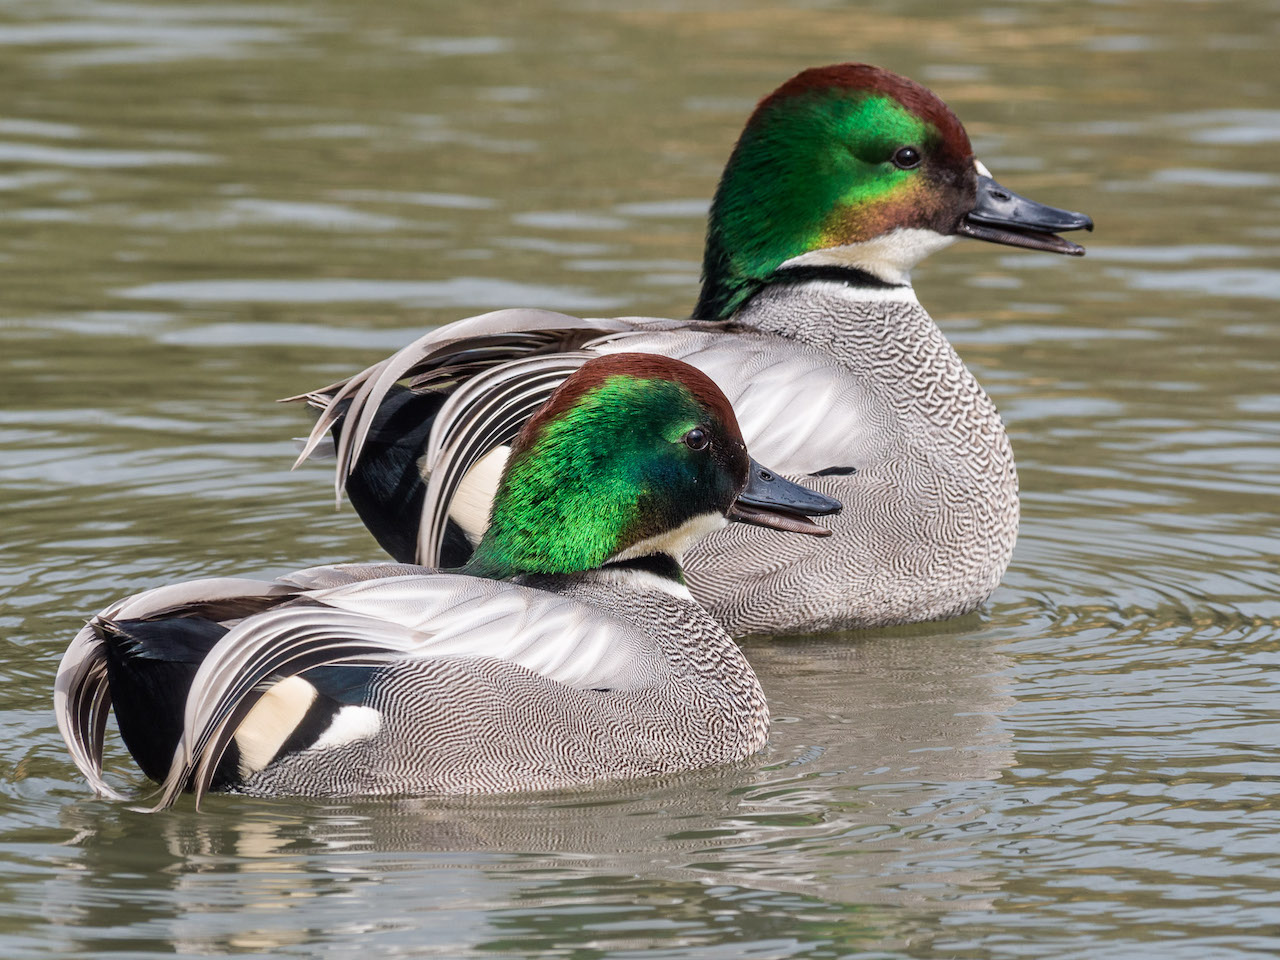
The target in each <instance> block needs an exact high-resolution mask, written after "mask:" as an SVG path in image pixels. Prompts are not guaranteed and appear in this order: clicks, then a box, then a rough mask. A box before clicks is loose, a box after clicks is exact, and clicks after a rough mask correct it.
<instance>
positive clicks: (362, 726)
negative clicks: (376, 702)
mask: <svg viewBox="0 0 1280 960" xmlns="http://www.w3.org/2000/svg"><path fill="white" fill-rule="evenodd" d="M381 729H382V714H380V713H379V712H378V711H377V710H375V709H373V707H351V706H348V707H343V708H342V709H341V710H339V711H338V712H337V714H335V715H334V718H333V723H331V724H329V728H328V729H327V730H325V732H324V733H322V734H320V736H319V737H318V738H316V742H315V743H313V744H312V745H311V746H309V747H308V748H307V749H308V750H330V749H332V748H334V747H340V746H342V745H343V744H346V743H354V742H355V741H357V740H371V739H373V738H374V737H376V736H377V735H378V731H380V730H381Z"/></svg>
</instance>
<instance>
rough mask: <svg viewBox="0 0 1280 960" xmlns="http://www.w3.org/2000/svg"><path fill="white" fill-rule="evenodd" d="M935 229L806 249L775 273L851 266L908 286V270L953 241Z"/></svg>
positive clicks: (901, 229)
mask: <svg viewBox="0 0 1280 960" xmlns="http://www.w3.org/2000/svg"><path fill="white" fill-rule="evenodd" d="M955 239H956V238H955V237H947V236H943V235H942V234H940V233H938V232H937V231H936V230H922V229H919V228H918V227H898V228H897V229H896V230H891V231H889V232H888V233H885V234H882V235H880V236H878V237H875V238H874V239H871V240H865V241H863V242H862V243H847V244H845V245H844V246H842V247H827V248H826V249H825V250H810V251H809V252H808V253H802V254H800V256H798V257H792V258H791V259H790V260H787V261H784V262H783V263H782V265H781V266H779V267H778V269H779V270H785V269H787V268H788V267H852V268H854V269H855V270H863V271H865V272H867V273H869V274H871V275H872V276H873V277H875V278H876V279H878V280H883V281H884V282H885V283H893V284H905V285H906V286H908V287H910V285H911V268H912V267H914V266H915V265H916V264H917V263H919V262H920V261H921V260H923V259H924V258H925V257H927V256H929V254H931V253H937V252H938V251H939V250H941V249H942V248H943V247H948V246H950V245H951V244H952V243H954V242H955Z"/></svg>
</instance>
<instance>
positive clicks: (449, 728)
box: [54, 353, 841, 811]
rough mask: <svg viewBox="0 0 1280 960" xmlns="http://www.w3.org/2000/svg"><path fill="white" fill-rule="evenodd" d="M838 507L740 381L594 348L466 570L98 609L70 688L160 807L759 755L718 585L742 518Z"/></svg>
mask: <svg viewBox="0 0 1280 960" xmlns="http://www.w3.org/2000/svg"><path fill="white" fill-rule="evenodd" d="M840 506H841V505H840V504H839V502H838V501H835V500H833V499H832V498H830V497H828V496H825V495H823V494H821V493H817V492H814V491H811V490H808V489H806V488H804V487H803V486H800V485H799V484H796V483H793V482H791V481H789V480H786V479H785V478H783V477H782V476H780V475H779V474H777V473H776V472H774V471H771V470H768V469H766V468H764V467H762V466H761V465H760V464H759V463H757V462H756V461H754V460H752V459H751V457H750V455H749V454H748V452H747V448H746V445H745V443H744V442H743V439H742V434H741V430H740V428H739V426H738V424H737V420H736V418H735V416H734V412H733V408H732V407H731V406H730V404H729V402H728V400H727V399H726V398H725V396H724V394H723V393H722V392H721V391H720V390H719V388H717V387H716V385H715V384H714V383H713V382H712V381H711V379H710V378H709V377H707V376H706V375H705V374H704V373H702V372H701V371H699V370H697V369H696V368H694V367H692V366H689V365H688V364H684V363H682V362H681V361H678V360H674V359H671V358H668V357H661V356H651V355H645V354H636V353H618V354H611V355H609V356H602V357H597V358H593V359H591V360H588V361H587V362H585V363H583V364H582V365H581V366H580V367H579V368H578V369H577V370H576V371H575V372H574V373H573V374H572V375H571V376H569V377H568V378H567V379H565V380H564V381H563V382H562V383H561V384H560V385H559V386H558V387H557V389H556V390H555V391H553V393H552V394H551V396H550V397H549V398H548V399H547V400H546V402H545V403H544V404H543V406H542V407H541V409H539V410H538V411H537V412H536V413H535V415H534V416H533V417H532V418H530V419H529V420H528V421H527V422H525V423H524V424H523V426H522V427H521V430H520V432H519V435H518V436H517V437H516V438H515V440H514V442H513V444H512V448H511V455H510V456H509V457H508V458H507V463H506V466H505V468H504V470H503V475H502V477H501V479H500V482H499V484H498V488H497V492H496V496H495V498H494V501H493V510H492V520H491V522H490V523H489V525H488V529H487V530H486V532H485V536H484V537H483V539H482V540H481V541H480V543H479V544H478V546H477V548H476V550H475V551H474V552H473V553H472V555H471V557H470V558H469V559H468V561H467V563H466V564H465V565H464V566H462V567H461V568H459V569H455V570H438V569H431V568H426V567H422V566H416V565H409V564H398V563H368V564H359V563H354V564H338V565H332V566H324V567H313V568H310V569H306V570H301V571H297V572H294V573H290V574H287V575H284V576H281V577H278V578H275V579H273V580H257V579H248V578H234V577H223V578H211V579H203V580H195V581H191V582H187V583H179V584H172V585H167V586H161V587H158V588H155V589H151V590H147V591H144V592H142V593H139V594H136V595H134V596H131V597H127V598H125V599H123V600H120V601H117V602H115V603H113V604H111V605H110V606H108V607H107V608H106V609H104V610H103V611H101V612H100V613H98V614H97V615H95V616H94V617H93V618H91V619H90V620H89V621H88V623H87V624H86V626H85V627H84V628H83V629H81V630H80V631H79V632H78V633H77V634H76V636H75V638H74V639H73V640H72V642H71V644H70V645H69V647H68V649H67V651H66V654H65V655H64V657H63V658H62V661H61V664H60V666H59V668H58V673H57V677H56V679H55V684H54V706H55V714H56V716H57V721H58V727H59V730H60V731H61V733H62V735H63V738H64V739H65V741H66V743H67V746H68V748H69V750H70V752H71V756H72V758H73V760H74V762H75V763H76V765H77V767H78V768H79V769H80V771H81V773H82V774H83V775H84V777H85V779H86V780H87V781H88V783H89V784H90V785H91V786H92V787H93V788H94V790H95V791H96V792H97V793H98V794H99V795H100V796H106V797H111V798H115V799H124V798H125V795H124V794H123V793H122V792H120V791H119V790H117V789H116V788H114V787H113V786H111V785H110V784H109V783H108V782H107V780H106V779H105V777H104V775H103V745H104V738H105V727H106V723H107V715H108V710H109V709H110V711H111V712H114V714H115V718H116V724H117V726H118V728H119V732H120V736H121V739H122V740H123V741H124V745H125V747H126V748H127V749H128V751H129V753H130V755H131V756H132V758H133V760H134V762H135V763H136V764H137V767H138V768H139V770H140V771H141V772H142V773H143V774H144V775H145V776H147V777H148V778H150V779H151V780H153V781H155V782H157V783H158V784H160V791H159V792H160V796H159V800H158V802H157V803H156V805H155V806H154V807H151V808H150V810H152V811H155V810H160V809H163V808H165V807H167V806H169V805H171V804H172V803H174V802H175V801H176V800H177V798H178V797H179V796H180V795H181V794H182V793H183V792H184V791H186V790H190V791H192V792H194V793H195V795H196V802H197V805H198V804H199V802H200V800H201V798H202V797H203V796H204V795H206V794H207V793H208V792H210V791H217V792H228V793H238V794H249V795H253V796H324V797H339V796H385V795H394V794H415V795H424V794H478V793H508V792H519V791H528V790H553V789H565V788H571V787H580V786H584V785H587V784H590V783H593V782H595V781H598V780H605V779H620V778H635V777H643V776H653V775H658V774H667V773H674V772H678V771H683V770H690V769H696V768H699V767H705V766H710V765H713V764H722V763H730V762H733V761H736V760H741V759H743V758H745V757H748V756H750V755H751V754H753V753H755V752H756V751H758V750H760V749H761V747H763V746H764V744H765V740H766V738H767V735H768V729H769V711H768V706H767V703H766V700H765V696H764V692H763V690H762V689H761V686H760V682H759V680H758V679H757V677H756V675H755V673H754V672H753V671H752V669H751V666H750V664H749V663H748V662H747V660H746V658H745V657H744V656H743V655H742V653H741V652H740V650H739V648H738V646H737V645H736V643H735V642H734V641H733V640H732V639H731V638H730V637H729V635H728V634H727V633H725V632H724V630H723V628H721V627H720V625H719V624H718V623H716V621H715V620H714V619H713V618H712V617H711V616H710V615H709V614H707V612H706V611H705V610H704V609H703V608H702V607H701V606H700V605H699V604H698V603H697V601H695V600H694V599H693V596H692V594H690V592H689V589H688V586H687V584H686V582H685V579H684V575H683V572H682V566H681V563H682V560H683V557H684V554H685V552H686V551H687V550H688V549H689V547H690V546H692V545H693V544H694V543H696V542H697V541H698V540H699V539H701V538H702V537H704V536H706V535H707V534H708V533H710V532H712V531H714V530H716V529H718V528H720V527H722V526H725V525H727V524H728V522H729V521H735V522H740V523H746V524H750V525H758V526H762V527H768V528H771V529H776V530H779V531H786V532H788V533H789V534H790V535H796V534H801V535H811V536H815V537H822V536H826V535H828V531H827V530H826V529H825V528H824V527H822V526H820V525H819V524H817V523H815V522H814V521H813V520H812V519H810V518H811V517H815V516H828V515H834V514H835V513H837V512H838V511H839V509H840Z"/></svg>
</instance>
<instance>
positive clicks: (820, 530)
mask: <svg viewBox="0 0 1280 960" xmlns="http://www.w3.org/2000/svg"><path fill="white" fill-rule="evenodd" d="M841 509H842V504H841V503H840V501H839V500H835V499H832V498H831V497H828V496H827V495H826V494H822V493H818V491H816V490H810V489H809V488H808V487H802V486H800V484H798V483H792V482H791V481H790V480H788V479H787V478H786V477H782V476H779V475H778V474H776V473H774V472H773V471H772V470H768V469H766V468H764V467H762V466H760V464H758V463H756V462H755V461H754V460H752V461H751V470H750V473H748V474H747V485H746V487H745V488H744V489H743V491H742V492H741V493H740V494H738V499H737V500H735V501H734V504H733V506H732V507H730V508H729V513H728V517H729V519H730V520H734V521H736V522H738V523H750V524H753V525H755V526H757V527H772V528H773V529H774V530H788V531H790V532H792V533H806V534H808V535H809V536H811V537H829V536H830V535H831V531H830V530H827V529H826V528H825V527H820V526H818V525H817V524H816V523H814V522H813V521H812V520H808V519H806V518H807V517H825V516H829V515H830V514H833V513H839V512H840V511H841Z"/></svg>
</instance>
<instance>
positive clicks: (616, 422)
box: [463, 353, 840, 578]
mask: <svg viewBox="0 0 1280 960" xmlns="http://www.w3.org/2000/svg"><path fill="white" fill-rule="evenodd" d="M839 510H840V503H839V502H838V501H836V500H832V499H831V498H830V497H826V496H823V495H822V494H820V493H816V492H814V491H812V490H808V489H806V488H805V487H802V486H800V485H798V484H795V483H792V482H791V481H789V480H785V479H783V478H782V477H779V476H777V475H776V474H774V473H772V472H771V471H769V470H766V469H764V468H763V467H761V466H760V465H759V464H757V463H755V461H753V460H752V459H751V458H750V456H749V455H748V454H747V448H746V444H745V443H744V442H743V439H742V433H741V431H740V430H739V429H738V420H737V418H736V417H735V416H734V413H733V408H732V407H731V406H730V405H729V401H728V400H727V399H725V396H724V394H723V393H721V392H720V388H719V387H717V386H716V385H715V383H713V382H712V381H711V379H710V378H709V377H707V376H706V374H704V373H702V372H701V371H699V370H697V369H695V368H693V367H691V366H689V365H688V364H686V363H682V362H681V361H679V360H672V359H670V358H669V357H659V356H652V355H649V354H642V353H618V354H612V355H609V356H605V357H599V358H597V359H594V360H590V361H588V362H587V363H585V364H583V365H582V367H580V368H579V369H578V371H577V372H576V373H574V375H573V376H571V377H570V378H569V379H568V380H566V381H565V382H564V383H563V384H561V385H560V387H559V388H558V389H557V390H556V392H555V393H553V394H552V395H551V397H550V398H549V399H548V400H547V402H546V403H545V404H544V405H543V406H542V407H541V409H539V411H538V412H537V413H536V414H535V415H534V416H533V418H532V419H531V420H529V422H528V423H526V424H525V426H524V427H523V429H521V431H520V434H519V436H517V437H516V440H515V443H514V444H513V445H512V448H511V455H510V457H509V458H508V460H507V464H506V468H505V470H504V471H503V475H502V479H501V481H500V482H499V485H498V491H497V494H496V495H495V497H494V501H493V509H492V512H491V514H490V519H489V526H488V529H487V530H486V531H485V534H484V538H483V539H482V540H481V541H480V545H479V546H478V547H477V548H476V552H475V554H474V555H473V556H472V558H471V560H470V561H469V562H468V563H467V565H466V566H465V567H464V568H463V569H464V570H465V571H466V572H468V573H471V574H474V575H477V576H485V577H493V578H504V577H510V576H516V575H518V574H530V573H574V572H579V571H585V570H591V569H594V568H596V567H600V566H604V565H605V564H608V563H616V562H620V561H626V560H631V559H636V558H642V557H650V556H653V557H661V558H664V559H665V558H669V559H670V560H672V561H674V564H675V573H676V575H677V576H678V575H679V570H678V565H679V563H680V561H681V558H682V556H683V554H684V551H685V550H686V549H687V548H688V547H689V546H691V545H692V544H693V543H695V542H697V541H698V540H699V539H701V538H702V537H703V536H705V535H706V534H708V533H710V532H711V531H713V530H716V529H719V528H720V527H722V526H724V525H725V523H726V522H728V520H736V521H740V522H744V523H752V524H756V525H758V526H767V527H773V528H775V529H781V530H789V531H792V532H796V533H805V534H810V535H814V536H824V535H826V534H827V533H828V532H829V531H827V530H824V529H823V528H822V527H819V526H818V525H817V524H815V523H813V522H812V521H810V520H807V519H805V518H806V517H812V516H822V515H826V514H831V513H836V512H838V511H839Z"/></svg>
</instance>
